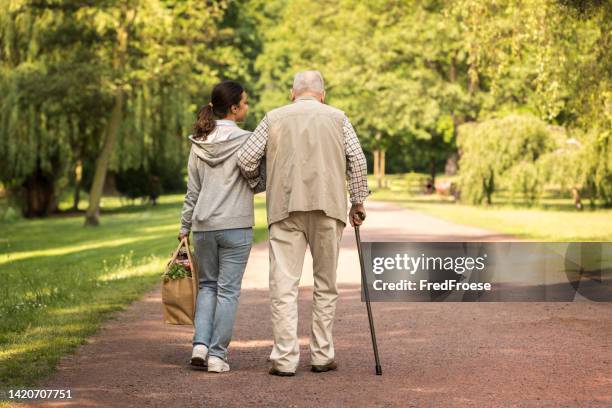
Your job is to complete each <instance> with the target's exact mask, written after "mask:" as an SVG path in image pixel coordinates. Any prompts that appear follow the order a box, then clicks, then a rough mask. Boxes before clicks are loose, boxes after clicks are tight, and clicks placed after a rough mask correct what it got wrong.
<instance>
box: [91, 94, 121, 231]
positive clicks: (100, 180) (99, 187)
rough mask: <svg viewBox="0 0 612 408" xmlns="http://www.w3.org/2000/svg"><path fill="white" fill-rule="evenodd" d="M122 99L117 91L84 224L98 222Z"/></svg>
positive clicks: (119, 124) (117, 129) (116, 133)
mask: <svg viewBox="0 0 612 408" xmlns="http://www.w3.org/2000/svg"><path fill="white" fill-rule="evenodd" d="M123 99H124V94H123V91H120V90H119V91H117V94H116V95H115V105H114V106H113V112H112V114H111V119H110V122H109V124H108V126H107V127H106V132H105V134H104V145H103V146H102V151H101V152H100V155H99V156H98V160H96V172H95V173H94V178H93V183H92V185H91V191H90V192H89V208H87V213H86V214H85V225H91V226H96V225H99V224H100V201H101V199H102V191H103V190H104V181H105V180H106V171H107V170H108V163H109V162H110V158H111V155H112V153H113V147H114V146H115V141H116V140H117V135H118V133H119V127H120V126H121V120H122V119H123Z"/></svg>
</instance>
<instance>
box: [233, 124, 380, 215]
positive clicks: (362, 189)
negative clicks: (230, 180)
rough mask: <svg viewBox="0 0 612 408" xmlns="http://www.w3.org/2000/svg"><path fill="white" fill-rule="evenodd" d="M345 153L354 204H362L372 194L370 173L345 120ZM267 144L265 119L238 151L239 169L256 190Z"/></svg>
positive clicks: (352, 131)
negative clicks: (369, 187)
mask: <svg viewBox="0 0 612 408" xmlns="http://www.w3.org/2000/svg"><path fill="white" fill-rule="evenodd" d="M342 131H343V132H344V154H345V155H346V178H347V180H348V190H349V196H350V199H351V203H352V204H361V203H363V202H364V201H365V199H366V197H367V196H368V195H369V194H370V190H369V189H368V179H367V175H368V171H367V164H366V158H365V155H364V154H363V150H362V149H361V145H360V144H359V139H358V138H357V134H356V133H355V129H353V125H351V122H349V120H348V118H347V117H345V118H344V122H343V126H342ZM267 144H268V119H267V117H264V118H263V120H262V121H261V122H260V123H259V125H258V126H257V128H256V129H255V131H254V132H253V134H252V135H251V137H249V139H248V140H247V141H246V142H245V144H244V145H243V146H242V147H241V148H240V150H239V151H238V167H240V170H241V171H242V174H244V176H245V177H246V178H247V179H248V182H249V185H250V186H251V187H252V188H254V187H255V186H257V184H258V183H259V182H260V181H261V175H260V174H259V163H260V161H261V159H262V157H263V156H264V155H265V154H266V145H267Z"/></svg>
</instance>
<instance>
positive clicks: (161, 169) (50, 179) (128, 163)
mask: <svg viewBox="0 0 612 408" xmlns="http://www.w3.org/2000/svg"><path fill="white" fill-rule="evenodd" d="M0 11H1V12H0V44H1V47H0V94H1V95H2V98H1V99H0V136H1V137H0V166H1V167H0V181H1V182H2V183H3V184H4V185H5V186H6V187H8V189H9V190H10V191H11V193H12V195H13V196H14V197H16V198H18V199H19V201H20V203H21V207H22V209H23V213H24V215H25V216H44V215H46V214H48V213H49V212H52V211H54V210H55V209H56V207H57V197H58V195H59V193H60V192H61V190H62V189H63V188H64V187H66V186H67V185H68V184H70V185H72V186H73V187H74V191H75V197H74V204H75V205H74V207H75V208H76V206H77V205H78V200H79V191H80V190H81V188H89V208H88V210H87V213H86V224H88V225H97V224H98V223H99V214H100V199H101V196H102V192H103V188H104V185H105V179H106V175H107V172H108V171H112V172H115V173H118V172H122V171H126V170H128V169H132V168H136V169H145V171H146V172H147V174H152V175H155V176H157V177H161V178H162V179H163V182H164V183H165V184H167V185H172V183H173V182H174V183H175V185H176V183H177V182H178V183H182V177H181V174H182V171H181V170H182V166H183V165H184V162H185V156H186V152H185V150H186V148H187V143H188V142H187V140H186V138H185V135H186V134H187V133H188V132H189V126H190V124H191V123H192V122H193V117H194V113H195V112H196V110H197V108H198V107H199V106H200V105H201V104H203V103H205V102H206V101H207V97H208V94H209V92H210V88H211V86H212V85H213V84H214V83H215V82H217V81H218V80H219V79H220V78H222V77H224V76H229V77H231V76H232V75H235V74H237V73H239V71H238V70H240V69H241V67H240V64H239V61H240V60H241V54H240V52H241V51H240V48H239V47H237V46H236V44H233V43H232V37H233V34H234V33H233V32H232V30H231V29H229V28H223V29H222V28H220V24H221V21H222V19H223V17H224V15H225V13H226V12H227V2H226V1H215V2H201V1H196V0H188V1H178V0H177V1H173V0H164V1H161V0H159V1H140V0H113V1H105V2H82V1H75V0H54V1H51V0H49V1H44V0H36V1H34V0H29V1H28V0H2V1H1V2H0ZM230 66H236V68H235V69H232V68H231V67H230ZM83 173H86V174H87V175H88V177H87V180H86V181H87V182H83V180H82V178H83V177H84V176H83ZM170 175H172V177H171V176H170ZM175 180H177V181H175ZM143 183H146V180H143Z"/></svg>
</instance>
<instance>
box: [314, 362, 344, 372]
mask: <svg viewBox="0 0 612 408" xmlns="http://www.w3.org/2000/svg"><path fill="white" fill-rule="evenodd" d="M337 369H338V364H337V363H336V362H335V361H332V362H331V363H327V364H325V365H314V364H313V365H312V366H311V367H310V371H312V372H313V373H324V372H326V371H332V370H337Z"/></svg>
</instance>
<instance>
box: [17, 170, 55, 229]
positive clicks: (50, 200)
mask: <svg viewBox="0 0 612 408" xmlns="http://www.w3.org/2000/svg"><path fill="white" fill-rule="evenodd" d="M23 188H24V193H25V195H24V200H23V205H22V207H21V211H22V213H23V216H24V217H27V218H32V217H45V216H47V215H48V214H49V212H50V211H52V210H53V207H54V205H55V204H56V201H55V197H54V195H55V192H54V188H53V179H52V178H51V177H49V176H48V175H46V174H44V173H43V172H42V170H41V169H40V168H37V169H36V171H35V172H34V174H32V175H30V176H29V177H28V178H27V179H26V180H25V181H24V182H23Z"/></svg>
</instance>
